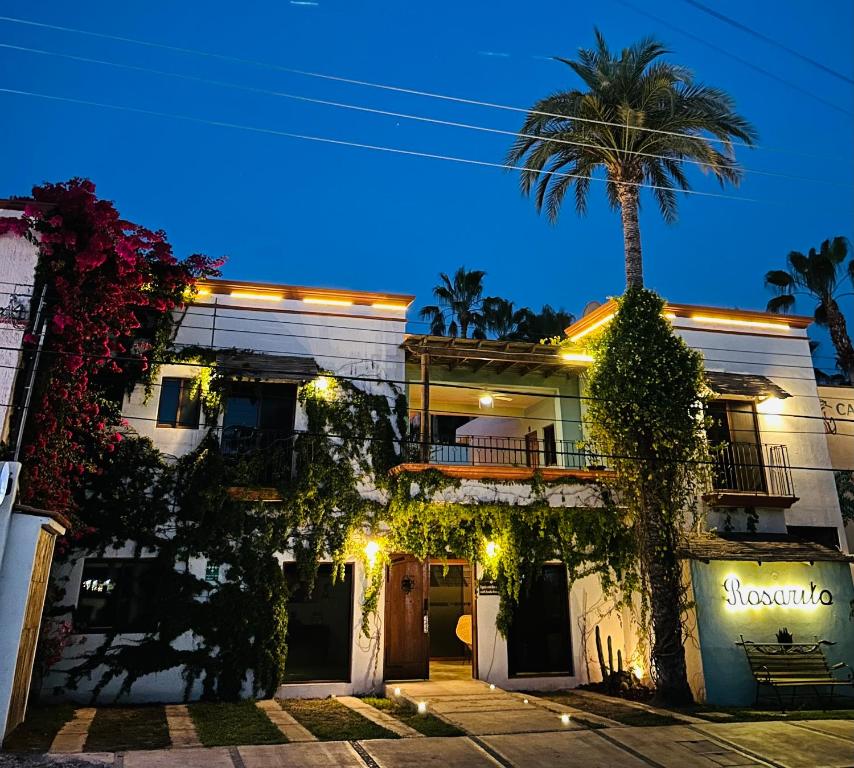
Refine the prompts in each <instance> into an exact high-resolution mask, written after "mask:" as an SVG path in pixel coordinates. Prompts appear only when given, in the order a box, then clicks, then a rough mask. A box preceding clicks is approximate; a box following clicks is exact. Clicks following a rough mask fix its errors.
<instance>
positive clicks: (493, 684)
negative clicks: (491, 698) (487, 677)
mask: <svg viewBox="0 0 854 768" xmlns="http://www.w3.org/2000/svg"><path fill="white" fill-rule="evenodd" d="M489 690H490V691H494V690H495V683H490V684H489Z"/></svg>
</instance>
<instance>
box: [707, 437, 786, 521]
mask: <svg viewBox="0 0 854 768" xmlns="http://www.w3.org/2000/svg"><path fill="white" fill-rule="evenodd" d="M711 483H712V489H711V491H709V492H708V493H706V494H704V495H703V499H704V500H705V501H706V502H707V503H709V504H710V505H711V506H715V507H774V508H779V509H788V508H789V507H791V506H792V504H794V503H795V502H796V501H797V500H798V499H797V497H796V496H795V487H794V484H793V482H792V470H791V467H790V465H789V450H788V448H787V447H786V446H785V445H768V444H765V443H725V444H724V445H720V446H717V447H715V448H714V449H713V450H712V478H711Z"/></svg>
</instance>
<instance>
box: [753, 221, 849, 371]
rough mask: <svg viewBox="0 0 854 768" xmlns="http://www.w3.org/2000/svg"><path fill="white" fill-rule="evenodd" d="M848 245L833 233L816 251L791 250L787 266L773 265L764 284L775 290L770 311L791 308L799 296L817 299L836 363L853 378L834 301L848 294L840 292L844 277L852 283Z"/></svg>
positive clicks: (817, 316)
mask: <svg viewBox="0 0 854 768" xmlns="http://www.w3.org/2000/svg"><path fill="white" fill-rule="evenodd" d="M848 248H849V243H848V240H847V239H846V238H844V237H834V238H833V239H832V240H825V241H824V242H823V243H822V244H821V246H820V247H819V249H818V251H816V249H815V248H810V250H809V253H807V254H803V253H801V252H800V251H792V252H791V253H790V254H789V255H788V257H787V259H786V261H787V262H788V264H789V268H788V269H772V270H771V271H770V272H768V273H767V274H766V275H765V285H766V287H768V288H770V289H771V290H772V291H774V293H775V294H776V295H775V296H774V298H772V299H771V300H770V301H769V302H768V311H769V312H779V313H782V314H785V313H787V312H790V311H791V310H793V309H794V308H795V302H796V299H797V297H798V296H809V297H810V298H811V299H813V300H814V301H815V302H816V307H815V312H814V314H813V316H814V317H815V321H816V323H818V324H819V325H821V326H824V327H826V328H827V329H828V330H829V331H830V340H831V341H832V342H833V346H834V347H835V348H836V357H837V360H838V362H839V367H840V368H841V369H842V370H843V371H845V372H846V373H847V374H848V378H849V380H850V381H852V382H854V346H852V344H851V337H850V336H849V335H848V327H847V325H846V323H845V315H844V314H843V312H842V310H841V309H840V307H839V303H838V301H837V299H839V298H841V297H842V296H845V295H851V294H850V292H848V293H847V294H845V293H840V288H841V285H842V283H843V282H844V281H845V279H846V278H847V279H849V280H850V281H851V282H852V283H854V259H852V260H851V261H849V262H848V264H847V265H846V263H845V261H846V259H847V258H848Z"/></svg>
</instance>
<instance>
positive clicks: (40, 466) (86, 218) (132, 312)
mask: <svg viewBox="0 0 854 768" xmlns="http://www.w3.org/2000/svg"><path fill="white" fill-rule="evenodd" d="M32 197H33V201H34V204H33V205H30V206H27V208H26V209H25V211H24V216H23V217H22V218H18V219H10V218H7V219H3V220H0V234H3V233H7V232H11V233H14V234H18V235H23V236H27V237H29V238H31V239H32V240H33V242H34V243H36V244H37V247H38V252H39V253H38V264H37V267H36V279H35V283H36V286H35V292H34V295H35V297H36V300H40V298H41V297H43V298H44V306H43V310H42V313H43V317H44V318H45V322H46V332H45V338H44V343H43V349H42V355H41V360H40V363H39V368H38V377H37V389H36V392H35V397H34V399H33V404H32V410H31V414H32V415H31V417H30V419H29V420H28V422H27V424H26V426H25V434H24V456H25V459H26V475H25V481H24V484H23V487H22V498H23V500H24V501H26V502H27V503H29V504H32V505H35V506H40V507H44V508H48V509H53V510H61V511H65V512H71V513H73V512H74V511H75V509H76V508H77V502H78V498H77V496H78V493H79V490H80V488H81V478H82V476H83V475H84V473H86V472H87V471H97V467H98V465H99V462H100V459H101V458H102V457H103V456H104V455H105V454H107V453H110V452H111V451H113V450H115V446H116V444H117V443H118V442H119V441H120V440H121V439H122V436H121V433H120V432H119V431H117V430H116V427H117V426H119V425H120V424H121V419H120V417H119V414H118V411H117V409H116V408H115V407H114V406H112V407H111V405H110V402H109V399H108V398H107V397H106V396H105V393H106V391H107V389H108V388H110V387H114V386H115V385H116V384H117V383H118V384H120V385H122V386H123V387H124V388H128V387H132V386H133V384H134V383H135V382H136V381H139V380H145V378H146V376H149V375H151V370H152V366H153V364H156V362H157V361H158V360H161V359H162V358H163V355H164V354H165V352H166V348H167V347H168V345H169V342H170V341H171V337H172V328H173V324H174V320H173V311H174V310H176V309H179V308H180V307H181V305H182V302H183V300H184V297H185V296H186V294H187V291H188V290H189V291H192V289H193V286H194V284H195V281H196V280H197V279H198V278H200V277H207V276H211V275H214V274H216V273H217V268H218V267H219V266H220V265H221V262H219V261H214V260H212V259H209V258H208V257H206V256H201V255H198V254H195V255H192V256H190V257H189V258H187V259H185V260H183V261H178V260H177V259H176V258H175V256H174V255H173V253H172V248H171V246H170V245H169V243H168V241H167V240H166V235H165V233H164V232H162V231H152V230H150V229H146V228H145V227H142V226H140V225H138V224H134V223H132V222H129V221H125V220H123V219H122V218H121V216H120V215H119V212H118V211H117V210H116V208H115V206H114V205H113V203H112V202H110V201H108V200H100V199H99V198H98V197H97V195H96V194H95V185H94V184H93V183H92V182H91V181H88V180H84V179H72V180H71V181H68V182H63V183H60V184H44V185H42V186H38V187H35V188H34V189H33V193H32ZM33 330H34V331H35V332H38V329H33ZM36 342H37V338H36V336H35V335H33V334H30V335H28V336H27V337H25V343H26V344H27V345H28V346H29V347H30V348H32V347H33V346H34V345H35V344H36Z"/></svg>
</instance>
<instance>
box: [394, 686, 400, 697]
mask: <svg viewBox="0 0 854 768" xmlns="http://www.w3.org/2000/svg"><path fill="white" fill-rule="evenodd" d="M394 695H395V696H400V688H395V689H394Z"/></svg>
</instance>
